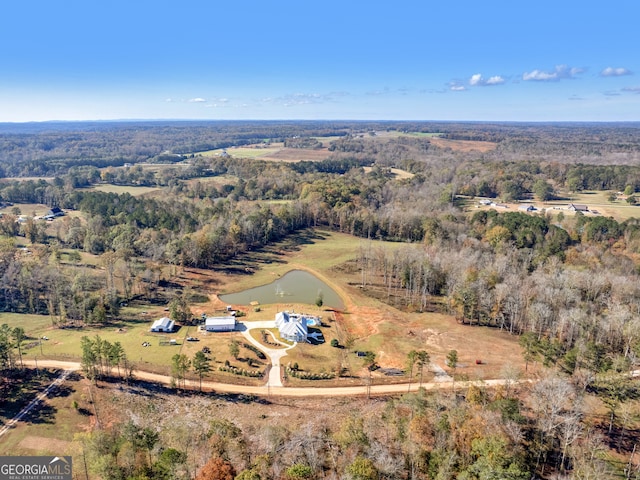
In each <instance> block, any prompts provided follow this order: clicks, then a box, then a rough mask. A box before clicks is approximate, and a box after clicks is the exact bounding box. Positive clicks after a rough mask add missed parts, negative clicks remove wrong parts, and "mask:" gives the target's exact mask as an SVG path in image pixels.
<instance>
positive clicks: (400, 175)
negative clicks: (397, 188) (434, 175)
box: [363, 167, 415, 180]
mask: <svg viewBox="0 0 640 480" xmlns="http://www.w3.org/2000/svg"><path fill="white" fill-rule="evenodd" d="M363 169H364V171H365V173H371V172H372V171H373V167H363ZM389 171H390V172H391V174H392V175H393V176H395V177H396V178H397V179H398V180H406V179H409V178H413V177H415V175H414V174H413V173H411V172H407V171H406V170H401V169H400V168H390V169H389Z"/></svg>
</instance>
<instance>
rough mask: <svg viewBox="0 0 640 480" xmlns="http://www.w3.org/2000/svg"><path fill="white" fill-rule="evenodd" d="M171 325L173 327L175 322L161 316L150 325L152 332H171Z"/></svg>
mask: <svg viewBox="0 0 640 480" xmlns="http://www.w3.org/2000/svg"><path fill="white" fill-rule="evenodd" d="M173 327H175V322H174V321H173V320H171V319H170V318H168V317H162V318H160V319H158V320H156V321H155V322H153V325H151V331H152V332H165V333H167V332H173Z"/></svg>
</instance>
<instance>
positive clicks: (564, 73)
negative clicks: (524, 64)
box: [522, 65, 585, 82]
mask: <svg viewBox="0 0 640 480" xmlns="http://www.w3.org/2000/svg"><path fill="white" fill-rule="evenodd" d="M584 72H585V69H584V68H576V67H569V66H567V65H556V67H555V68H554V69H553V71H552V72H545V71H542V70H533V71H531V72H525V73H523V74H522V79H523V80H526V81H528V80H533V81H536V82H557V81H560V80H564V79H569V78H576V75H579V74H581V73H584Z"/></svg>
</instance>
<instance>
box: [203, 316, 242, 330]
mask: <svg viewBox="0 0 640 480" xmlns="http://www.w3.org/2000/svg"><path fill="white" fill-rule="evenodd" d="M204 329H205V330H206V331H207V332H232V331H234V330H235V329H236V317H234V316H232V315H229V316H227V317H207V318H206V320H205V321H204Z"/></svg>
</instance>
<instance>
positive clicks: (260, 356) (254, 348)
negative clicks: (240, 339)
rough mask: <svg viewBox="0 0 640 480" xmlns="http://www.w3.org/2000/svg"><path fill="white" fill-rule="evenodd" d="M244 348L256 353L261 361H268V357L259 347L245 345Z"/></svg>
mask: <svg viewBox="0 0 640 480" xmlns="http://www.w3.org/2000/svg"><path fill="white" fill-rule="evenodd" d="M242 346H243V347H244V348H246V349H247V350H251V351H252V352H253V353H255V354H256V355H257V356H258V358H259V359H260V360H266V359H267V356H266V355H265V354H264V352H263V351H262V350H260V349H259V348H258V347H255V346H253V345H251V344H250V343H243V344H242Z"/></svg>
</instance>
